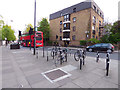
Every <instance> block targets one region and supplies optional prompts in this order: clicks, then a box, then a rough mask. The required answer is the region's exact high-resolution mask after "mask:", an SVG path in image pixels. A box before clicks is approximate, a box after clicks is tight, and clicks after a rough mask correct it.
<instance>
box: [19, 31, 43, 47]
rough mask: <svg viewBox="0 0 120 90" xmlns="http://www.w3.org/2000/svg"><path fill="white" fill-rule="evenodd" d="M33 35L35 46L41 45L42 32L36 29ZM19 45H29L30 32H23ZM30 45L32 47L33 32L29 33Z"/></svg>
mask: <svg viewBox="0 0 120 90" xmlns="http://www.w3.org/2000/svg"><path fill="white" fill-rule="evenodd" d="M35 37H36V42H35V45H36V47H43V32H41V31H36V32H35ZM20 41H21V45H22V46H28V47H29V46H30V34H29V33H24V34H22V36H21V37H20ZM31 47H34V34H31Z"/></svg>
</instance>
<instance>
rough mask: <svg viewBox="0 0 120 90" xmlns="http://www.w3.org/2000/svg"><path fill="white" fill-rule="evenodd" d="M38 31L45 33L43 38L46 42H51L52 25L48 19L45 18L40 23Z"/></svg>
mask: <svg viewBox="0 0 120 90" xmlns="http://www.w3.org/2000/svg"><path fill="white" fill-rule="evenodd" d="M38 25H39V27H38V31H42V32H43V38H45V39H46V40H49V37H50V33H49V32H50V25H49V23H48V21H47V19H46V18H43V19H42V21H41V22H38Z"/></svg>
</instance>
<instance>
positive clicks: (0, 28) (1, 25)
mask: <svg viewBox="0 0 120 90" xmlns="http://www.w3.org/2000/svg"><path fill="white" fill-rule="evenodd" d="M2 19H3V17H2V16H1V15H0V41H1V40H2V27H3V25H4V21H3V20H2Z"/></svg>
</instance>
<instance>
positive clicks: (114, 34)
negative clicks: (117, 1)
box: [109, 21, 120, 44]
mask: <svg viewBox="0 0 120 90" xmlns="http://www.w3.org/2000/svg"><path fill="white" fill-rule="evenodd" d="M110 32H111V33H110V37H109V40H110V42H111V43H115V44H117V43H118V42H120V21H116V22H114V23H113V26H112V28H111V31H110Z"/></svg>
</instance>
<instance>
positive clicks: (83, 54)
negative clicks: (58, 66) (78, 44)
mask: <svg viewBox="0 0 120 90" xmlns="http://www.w3.org/2000/svg"><path fill="white" fill-rule="evenodd" d="M83 65H85V51H84V50H83Z"/></svg>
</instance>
